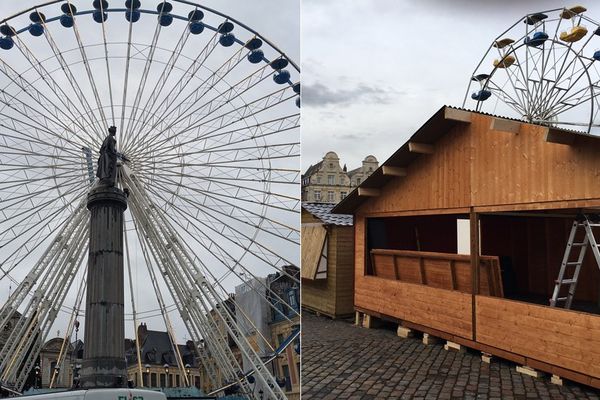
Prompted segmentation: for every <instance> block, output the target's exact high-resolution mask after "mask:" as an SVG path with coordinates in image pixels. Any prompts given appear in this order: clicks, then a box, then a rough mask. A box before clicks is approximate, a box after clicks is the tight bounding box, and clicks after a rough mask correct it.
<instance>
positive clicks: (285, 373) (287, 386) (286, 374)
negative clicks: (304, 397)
mask: <svg viewBox="0 0 600 400" xmlns="http://www.w3.org/2000/svg"><path fill="white" fill-rule="evenodd" d="M281 368H282V369H283V376H284V378H285V391H286V392H289V391H290V390H292V382H291V380H290V368H289V367H288V366H287V365H283V366H282V367H281Z"/></svg>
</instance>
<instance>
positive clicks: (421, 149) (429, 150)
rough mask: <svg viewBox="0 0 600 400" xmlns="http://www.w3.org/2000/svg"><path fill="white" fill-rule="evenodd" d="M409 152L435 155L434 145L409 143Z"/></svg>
mask: <svg viewBox="0 0 600 400" xmlns="http://www.w3.org/2000/svg"><path fill="white" fill-rule="evenodd" d="M408 151H410V152H411V153H418V154H433V145H431V144H427V143H417V142H408Z"/></svg>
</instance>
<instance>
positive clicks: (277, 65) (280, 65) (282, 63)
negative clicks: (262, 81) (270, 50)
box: [271, 58, 289, 70]
mask: <svg viewBox="0 0 600 400" xmlns="http://www.w3.org/2000/svg"><path fill="white" fill-rule="evenodd" d="M288 64H289V62H288V60H286V59H285V58H278V59H276V60H273V61H271V68H273V69H274V70H280V69H284V68H285V67H287V65H288Z"/></svg>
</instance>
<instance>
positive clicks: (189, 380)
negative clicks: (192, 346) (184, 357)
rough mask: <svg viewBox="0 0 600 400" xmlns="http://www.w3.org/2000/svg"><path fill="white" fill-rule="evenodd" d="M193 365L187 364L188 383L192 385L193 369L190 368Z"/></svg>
mask: <svg viewBox="0 0 600 400" xmlns="http://www.w3.org/2000/svg"><path fill="white" fill-rule="evenodd" d="M190 368H191V365H190V364H185V374H186V375H187V378H188V385H189V386H192V371H191V370H190Z"/></svg>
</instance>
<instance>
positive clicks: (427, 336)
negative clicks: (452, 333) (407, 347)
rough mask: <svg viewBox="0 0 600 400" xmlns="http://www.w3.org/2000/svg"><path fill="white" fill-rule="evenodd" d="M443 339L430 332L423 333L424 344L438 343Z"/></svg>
mask: <svg viewBox="0 0 600 400" xmlns="http://www.w3.org/2000/svg"><path fill="white" fill-rule="evenodd" d="M441 342H442V339H440V338H439V337H436V336H431V335H430V334H429V333H424V334H423V344H427V345H430V344H438V343H441Z"/></svg>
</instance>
